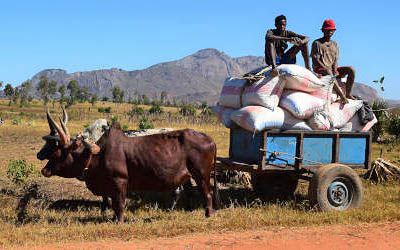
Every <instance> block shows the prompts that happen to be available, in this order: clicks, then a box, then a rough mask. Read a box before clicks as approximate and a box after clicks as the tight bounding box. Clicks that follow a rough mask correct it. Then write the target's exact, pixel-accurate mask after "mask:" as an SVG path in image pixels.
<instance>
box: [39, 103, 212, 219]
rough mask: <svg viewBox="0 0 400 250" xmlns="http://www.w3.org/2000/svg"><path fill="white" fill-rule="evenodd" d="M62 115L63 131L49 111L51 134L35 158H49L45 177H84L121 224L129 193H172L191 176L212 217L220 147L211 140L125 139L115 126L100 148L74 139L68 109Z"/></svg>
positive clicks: (183, 135) (182, 133)
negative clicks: (212, 182) (213, 179)
mask: <svg viewBox="0 0 400 250" xmlns="http://www.w3.org/2000/svg"><path fill="white" fill-rule="evenodd" d="M63 114H64V118H63V119H61V118H60V123H61V127H60V126H59V125H58V124H57V123H56V122H55V121H54V120H53V118H52V117H51V115H50V113H49V111H47V119H48V122H49V126H50V135H48V136H45V137H43V138H44V139H45V140H46V144H45V146H44V147H43V148H42V150H41V151H40V152H39V153H38V155H37V157H38V159H40V160H44V159H48V160H49V161H48V162H47V164H46V166H45V167H44V168H43V169H42V174H43V175H44V176H46V177H50V176H52V175H57V176H61V177H66V178H80V177H82V176H84V178H83V180H84V181H85V182H86V186H87V187H88V189H89V190H90V191H91V192H92V193H93V194H95V195H100V196H103V197H110V198H111V200H112V208H113V210H114V212H115V214H116V216H117V219H118V221H119V222H123V218H124V216H123V211H124V206H125V199H126V195H127V192H128V191H171V190H175V189H176V188H177V187H179V186H181V185H182V184H185V183H187V182H189V181H190V178H191V177H192V178H193V179H194V180H195V182H196V184H197V185H198V187H199V188H200V191H201V193H202V195H203V197H204V199H205V215H206V216H207V217H208V216H210V215H211V214H212V213H214V210H213V207H212V203H213V201H212V200H213V199H212V192H211V185H210V175H211V171H212V170H213V169H214V168H215V160H216V145H215V143H214V141H213V140H212V139H211V138H210V137H209V136H207V135H205V134H203V133H199V132H196V131H194V130H191V129H184V130H178V131H172V132H168V133H162V134H154V135H148V136H143V137H127V136H125V135H124V133H123V131H122V130H121V128H120V125H119V124H118V123H113V124H112V126H111V128H110V129H109V130H107V131H106V132H105V133H104V134H103V136H102V137H101V138H100V140H99V141H98V142H97V144H95V143H88V142H86V141H85V140H84V139H83V138H81V137H77V138H76V139H72V140H71V138H70V135H69V132H68V129H67V126H66V121H67V120H68V116H67V114H66V112H65V110H64V109H63ZM57 133H58V135H57Z"/></svg>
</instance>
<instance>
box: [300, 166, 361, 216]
mask: <svg viewBox="0 0 400 250" xmlns="http://www.w3.org/2000/svg"><path fill="white" fill-rule="evenodd" d="M363 196H364V195H363V188H362V183H361V179H360V177H359V176H358V175H357V173H356V172H355V171H354V170H353V169H351V168H350V167H348V166H346V165H342V164H328V165H325V166H321V167H320V168H319V169H318V170H317V171H316V172H315V174H314V175H313V177H312V179H311V181H310V185H309V187H308V197H309V199H310V205H311V206H312V207H315V208H317V209H318V210H320V211H333V210H336V211H343V210H347V209H352V208H357V207H359V206H360V205H361V203H362V200H363Z"/></svg>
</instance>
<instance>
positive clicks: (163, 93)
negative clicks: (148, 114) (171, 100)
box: [160, 91, 168, 105]
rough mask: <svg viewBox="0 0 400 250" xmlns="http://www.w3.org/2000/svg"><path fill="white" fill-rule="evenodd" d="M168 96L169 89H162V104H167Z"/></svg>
mask: <svg viewBox="0 0 400 250" xmlns="http://www.w3.org/2000/svg"><path fill="white" fill-rule="evenodd" d="M167 98H168V93H167V91H161V96H160V100H161V104H163V105H164V104H165V103H166V101H167Z"/></svg>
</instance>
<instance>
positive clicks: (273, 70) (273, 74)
mask: <svg viewBox="0 0 400 250" xmlns="http://www.w3.org/2000/svg"><path fill="white" fill-rule="evenodd" d="M270 75H271V76H272V77H276V76H279V71H278V69H277V68H272V70H271V73H270Z"/></svg>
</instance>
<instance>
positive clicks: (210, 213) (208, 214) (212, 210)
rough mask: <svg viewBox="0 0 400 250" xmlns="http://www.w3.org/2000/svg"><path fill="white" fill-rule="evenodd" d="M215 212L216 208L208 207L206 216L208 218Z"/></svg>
mask: <svg viewBox="0 0 400 250" xmlns="http://www.w3.org/2000/svg"><path fill="white" fill-rule="evenodd" d="M213 214H215V210H214V209H212V208H211V209H210V208H207V209H206V214H205V215H206V217H207V218H208V217H210V216H212V215H213Z"/></svg>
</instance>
